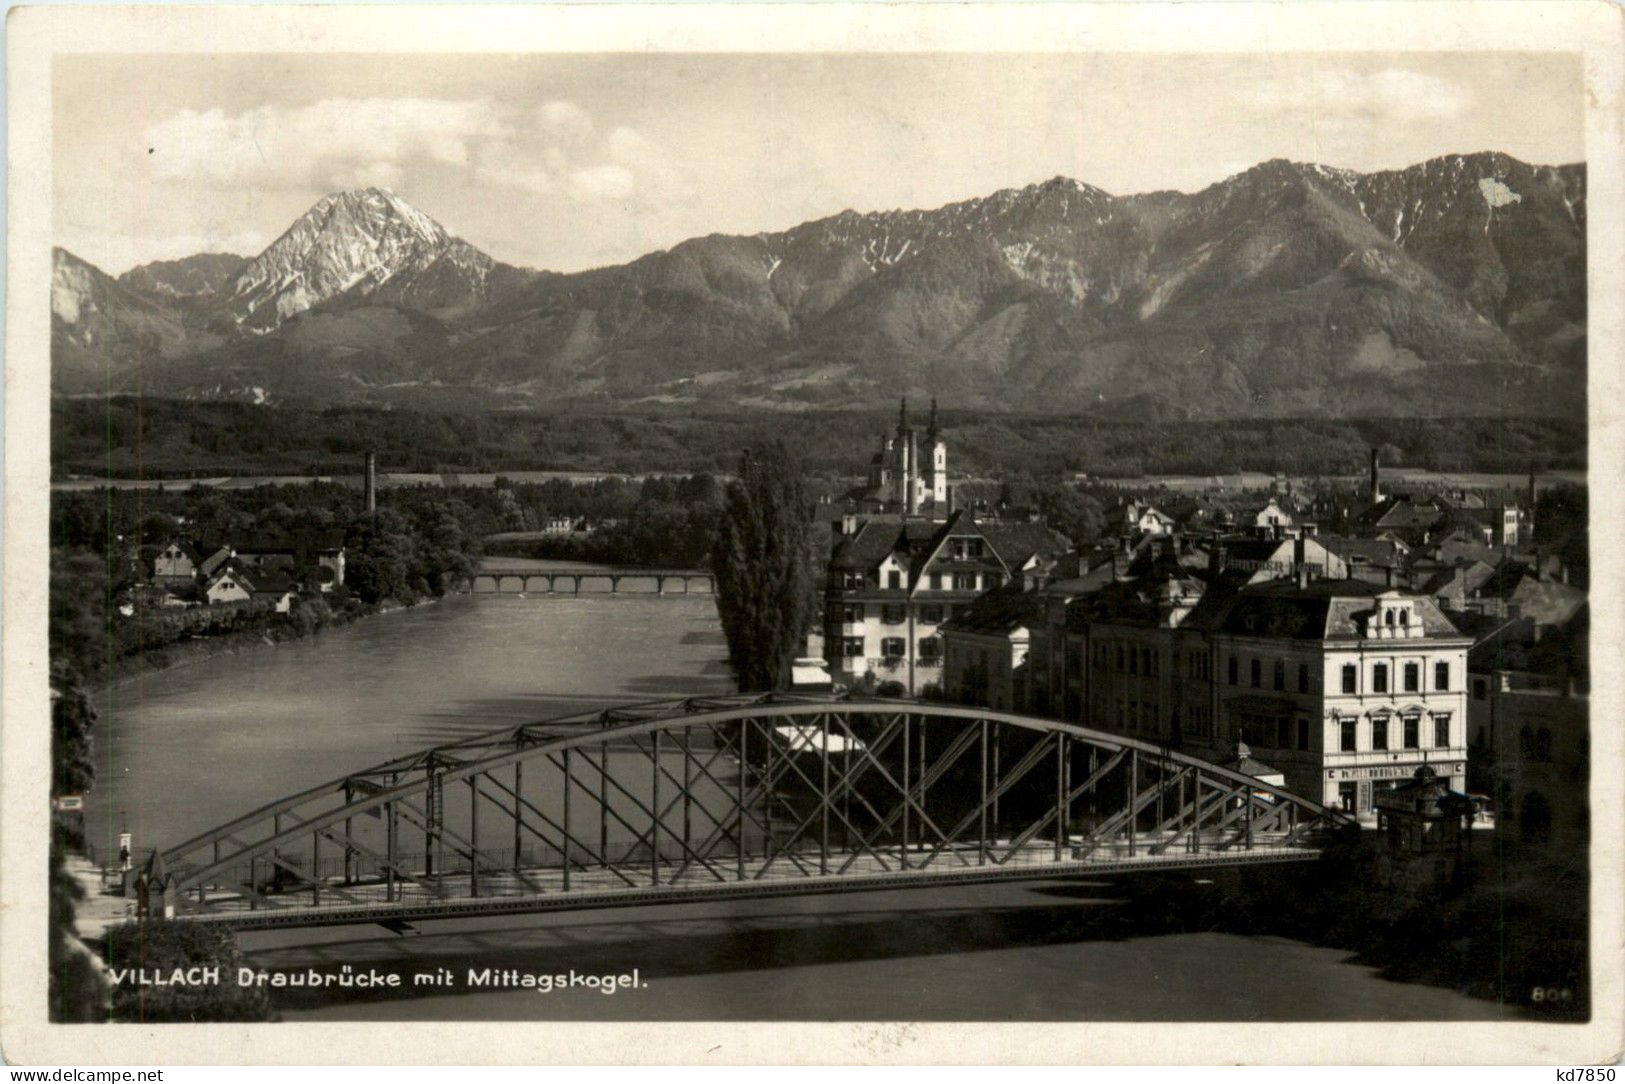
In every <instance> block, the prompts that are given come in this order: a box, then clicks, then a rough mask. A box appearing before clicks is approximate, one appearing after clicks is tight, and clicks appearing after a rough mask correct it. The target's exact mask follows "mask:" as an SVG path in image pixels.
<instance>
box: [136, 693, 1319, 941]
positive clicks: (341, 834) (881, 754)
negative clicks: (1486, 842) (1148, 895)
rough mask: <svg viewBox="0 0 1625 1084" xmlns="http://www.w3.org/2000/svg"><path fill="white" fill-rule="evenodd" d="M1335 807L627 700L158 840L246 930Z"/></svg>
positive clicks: (1315, 837)
mask: <svg viewBox="0 0 1625 1084" xmlns="http://www.w3.org/2000/svg"><path fill="white" fill-rule="evenodd" d="M1348 826H1349V822H1348V821H1347V820H1346V818H1344V817H1343V816H1342V815H1341V814H1338V813H1336V812H1333V811H1331V810H1327V809H1325V808H1322V807H1321V806H1319V805H1317V804H1315V803H1313V802H1309V801H1307V800H1305V799H1303V798H1301V797H1298V796H1296V795H1293V794H1291V793H1290V792H1287V791H1285V790H1284V789H1281V788H1279V787H1274V786H1271V785H1269V784H1266V783H1262V782H1260V781H1259V780H1256V779H1251V778H1249V777H1247V776H1244V775H1240V774H1237V773H1235V772H1232V771H1229V770H1227V769H1224V768H1221V767H1218V766H1216V765H1213V764H1210V763H1208V762H1206V761H1203V760H1200V759H1198V758H1195V757H1193V756H1190V755H1188V754H1185V753H1182V752H1179V751H1176V750H1172V749H1169V748H1166V747H1161V746H1156V745H1152V744H1150V743H1146V742H1141V741H1137V740H1135V739H1132V738H1128V737H1125V736H1123V735H1117V734H1109V733H1105V732H1101V731H1095V730H1091V729H1089V728H1086V727H1083V726H1079V725H1077V724H1073V723H1064V722H1058V721H1055V720H1046V719H1036V718H1030V717H1026V716H1020V715H1013V714H1009V713H1003V712H994V711H990V710H986V709H981V708H974V707H961V706H955V705H946V704H938V703H925V702H919V701H909V700H897V699H860V698H855V697H849V696H830V695H823V696H819V695H795V694H791V695H785V694H775V695H767V696H739V697H705V698H689V699H683V700H670V701H660V702H655V703H647V704H632V705H626V706H622V707H617V708H614V709H611V710H608V711H598V712H589V713H583V714H580V715H574V716H567V717H564V718H560V719H552V720H547V721H544V722H539V723H533V724H527V725H525V726H520V727H512V726H509V727H505V728H502V729H500V730H494V731H491V732H489V733H486V734H480V735H475V736H473V737H470V738H466V739H463V740H461V741H458V742H454V743H449V744H446V745H440V746H435V747H433V748H429V749H423V750H418V751H416V752H413V753H411V754H408V755H406V756H403V757H398V758H395V759H392V760H389V761H386V762H384V763H382V764H378V765H374V766H372V767H369V768H365V769H362V770H360V771H356V772H351V773H347V774H346V775H344V776H341V777H339V778H337V779H335V780H331V781H329V782H328V783H325V784H323V785H321V786H318V787H313V788H311V789H309V790H306V791H302V792H300V793H298V794H294V795H289V796H288V797H286V798H283V799H279V800H278V801H275V802H272V803H268V804H267V805H264V806H262V807H260V808H259V809H256V810H254V811H252V812H250V813H248V814H245V815H244V816H242V817H239V818H237V819H235V820H233V821H231V822H229V823H228V824H224V825H221V826H219V827H217V828H214V829H211V830H210V831H208V832H204V833H201V834H200V835H198V836H196V837H194V838H193V839H190V840H187V841H186V842H184V843H182V844H179V845H177V846H175V847H172V848H170V849H168V850H167V851H165V852H164V861H165V863H166V865H167V867H168V869H169V870H170V871H171V876H170V880H169V883H168V885H167V886H166V892H165V899H166V902H167V903H169V904H172V905H173V907H174V908H175V910H176V912H177V914H179V915H180V916H181V917H188V916H190V917H196V918H200V919H208V920H226V921H231V922H234V923H238V924H243V925H254V924H284V923H306V924H320V923H325V922H348V921H370V920H374V919H377V918H379V917H389V916H400V915H412V916H419V917H432V916H434V915H438V914H459V913H465V912H471V911H479V910H526V909H529V910H539V909H549V908H562V907H576V906H609V905H617V904H626V903H635V902H640V901H641V902H672V901H680V900H684V899H697V898H704V897H706V896H707V895H713V896H714V895H718V894H722V895H746V894H784V893H794V892H822V891H839V890H845V889H857V888H863V887H872V886H874V885H877V884H886V885H892V884H927V883H932V882H933V881H940V880H943V879H960V880H964V879H973V880H974V879H984V880H985V879H994V878H1000V877H1041V876H1054V875H1056V874H1064V873H1069V872H1077V871H1080V870H1086V869H1107V868H1113V869H1115V868H1135V869H1140V868H1156V867H1159V866H1170V865H1191V864H1203V863H1205V864H1225V863H1230V864H1234V863H1240V862H1260V861H1292V860H1297V859H1302V858H1308V857H1313V856H1314V855H1316V854H1318V853H1319V851H1320V848H1321V846H1322V845H1323V842H1324V840H1325V839H1326V838H1327V833H1328V831H1341V830H1346V829H1347V828H1348Z"/></svg>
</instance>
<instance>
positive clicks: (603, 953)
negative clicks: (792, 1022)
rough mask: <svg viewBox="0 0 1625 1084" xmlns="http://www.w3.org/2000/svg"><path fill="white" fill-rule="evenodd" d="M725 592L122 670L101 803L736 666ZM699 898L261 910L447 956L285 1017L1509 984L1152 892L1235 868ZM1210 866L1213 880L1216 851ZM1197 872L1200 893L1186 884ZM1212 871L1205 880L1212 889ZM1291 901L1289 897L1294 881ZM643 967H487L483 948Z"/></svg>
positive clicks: (359, 951)
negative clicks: (1226, 924) (338, 913)
mask: <svg viewBox="0 0 1625 1084" xmlns="http://www.w3.org/2000/svg"><path fill="white" fill-rule="evenodd" d="M724 658H725V649H724V644H723V639H722V635H721V630H720V627H719V624H718V621H717V616H716V611H715V607H714V605H713V603H712V602H711V600H710V599H709V598H704V597H693V598H682V597H670V596H668V597H665V598H654V597H648V596H644V597H639V596H636V595H619V596H597V597H591V596H589V597H584V598H567V597H545V596H544V597H528V598H527V597H518V596H478V597H476V596H460V597H452V598H448V599H445V600H443V601H441V602H439V603H437V604H434V605H430V606H423V607H419V608H416V609H413V610H408V611H404V612H397V613H392V614H386V615H381V616H378V617H373V618H369V619H367V620H365V621H362V622H360V623H358V624H356V625H354V626H351V627H349V628H345V629H339V630H333V631H328V632H324V633H322V634H320V635H318V636H316V637H313V638H311V639H308V640H304V641H299V642H296V643H289V644H282V645H279V646H276V647H269V646H268V647H265V648H263V649H253V650H247V651H244V652H241V653H239V654H236V655H231V656H224V657H218V658H214V659H209V660H206V661H199V662H196V663H192V664H190V665H186V666H182V667H177V668H175V669H172V670H168V671H163V672H158V673H153V674H149V675H143V676H140V677H138V678H134V679H131V680H130V681H127V682H125V683H123V684H121V685H119V686H117V687H116V688H115V689H114V690H112V691H111V692H110V693H109V695H108V699H107V700H106V701H105V702H104V703H103V713H102V719H101V722H100V723H99V731H98V733H97V749H96V757H97V761H98V772H99V774H98V781H97V784H96V787H95V789H94V791H93V792H92V794H91V795H90V796H89V801H88V809H87V818H86V821H87V823H86V827H87V832H88V835H89V838H90V840H91V842H92V844H93V845H94V846H95V847H96V848H97V850H98V852H99V853H102V854H108V853H112V852H114V851H115V850H116V847H117V835H118V833H119V832H120V831H129V832H131V833H132V835H133V836H134V837H135V839H134V842H135V846H136V848H137V849H143V848H146V847H150V846H154V845H168V844H171V843H174V842H177V841H179V840H181V839H184V838H186V837H188V836H190V835H192V834H195V833H196V832H198V831H201V830H203V829H206V828H208V827H211V826H213V825H215V824H219V823H221V822H223V821H226V820H229V819H230V818H232V817H234V816H236V815H238V814H240V813H243V812H246V811H247V810H249V809H252V808H254V807H255V806H258V805H260V804H263V803H265V802H266V801H269V800H270V799H273V798H275V797H278V796H280V795H283V794H286V793H289V792H292V791H296V790H299V789H302V788H303V787H306V786H310V785H312V784H315V783H319V782H321V781H322V780H325V779H329V778H332V777H334V776H336V775H338V774H339V773H341V772H343V771H345V770H347V769H351V768H359V767H363V766H366V765H368V764H371V763H374V762H377V761H379V760H383V759H385V758H388V757H392V756H398V755H400V754H403V753H405V752H408V751H411V750H413V749H416V748H419V747H422V746H425V745H429V744H433V743H436V742H441V741H445V740H448V739H455V738H458V737H462V736H466V735H468V734H470V733H475V732H479V731H484V730H491V729H494V728H496V727H499V726H502V725H505V724H510V723H516V722H522V721H530V720H535V719H540V718H545V717H548V716H553V715H562V714H566V713H570V712H575V711H581V710H585V709H588V708H592V707H596V706H602V705H607V704H611V703H622V702H626V701H629V700H650V699H662V698H667V697H672V696H681V695H691V694H702V693H710V692H723V691H728V690H729V689H730V683H729V679H728V674H727V671H726V668H725V665H724ZM1201 877H1202V879H1201V880H1198V879H1195V878H1192V877H1189V876H1185V875H1178V876H1175V877H1173V878H1172V881H1171V882H1170V878H1169V877H1167V876H1165V877H1163V878H1162V879H1161V882H1160V883H1159V885H1158V886H1156V887H1157V888H1158V891H1157V892H1155V893H1150V894H1148V891H1147V887H1146V884H1145V883H1144V880H1145V879H1144V878H1141V879H1135V878H1097V879H1078V878H1073V879H1067V880H1055V881H1050V882H1037V883H1031V884H1025V885H1014V884H1007V885H980V886H944V887H938V888H930V889H918V890H912V891H907V890H886V891H876V892H870V893H860V894H849V895H834V896H811V897H803V898H781V899H767V900H741V901H731V902H710V903H700V904H685V905H680V906H667V907H640V908H628V909H624V910H610V911H600V912H580V913H565V914H551V915H538V916H493V917H486V918H476V919H463V920H455V921H440V922H427V923H419V924H418V930H417V931H415V932H413V933H409V934H407V935H405V936H401V935H397V934H395V933H391V932H387V931H384V930H382V929H381V928H379V927H363V926H354V927H337V928H330V929H315V930H289V931H265V932H251V933H245V934H244V935H242V945H243V949H244V952H245V953H246V955H247V958H248V960H249V962H250V963H251V964H252V965H254V966H257V967H262V968H267V969H275V970H284V969H289V970H291V969H299V968H310V967H315V968H320V969H324V970H330V969H336V968H338V967H340V966H343V965H349V966H351V967H352V968H356V969H358V970H359V969H362V968H366V967H376V968H379V969H382V970H386V971H388V970H393V971H396V972H399V973H401V974H403V975H408V974H412V973H416V972H427V971H432V970H434V969H436V968H440V967H444V968H448V969H449V970H450V972H451V973H452V974H453V975H455V976H456V984H455V986H453V987H448V988H444V989H434V988H426V989H410V988H409V989H407V990H405V991H403V992H402V993H401V994H397V995H394V996H384V995H377V994H373V993H371V992H362V991H333V992H323V993H321V994H312V993H310V992H308V991H281V992H278V993H277V994H276V995H275V1001H276V1004H277V1006H278V1008H279V1010H280V1011H281V1012H282V1014H283V1016H284V1018H286V1019H378V1020H406V1019H424V1020H436V1019H442V1020H443V1019H463V1020H507V1019H516V1020H528V1019H581V1020H585V1019H626V1020H632V1019H672V1020H682V1019H804V1020H841V1019H846V1020H861V1019H926V1020H932V1019H938V1020H954V1019H980V1020H1103V1021H1105V1020H1112V1021H1120V1020H1453V1019H1493V1018H1499V1017H1501V1016H1504V1015H1506V1014H1507V1013H1508V1012H1510V1011H1511V1010H1508V1009H1504V1008H1502V1007H1500V1006H1497V1005H1495V1004H1492V1003H1489V1002H1485V1001H1480V1000H1475V999H1472V998H1469V997H1466V996H1464V995H1462V994H1459V993H1457V992H1455V991H1453V990H1448V989H1444V988H1440V987H1434V986H1427V985H1421V984H1415V983H1402V982H1396V981H1390V980H1388V979H1385V978H1383V977H1381V976H1380V975H1378V974H1377V973H1376V972H1375V971H1373V970H1372V969H1371V968H1368V967H1364V966H1361V965H1359V964H1357V963H1355V962H1352V961H1351V960H1350V959H1349V958H1348V957H1349V954H1348V953H1347V952H1346V951H1343V950H1340V949H1338V948H1335V947H1325V946H1320V945H1313V944H1307V943H1304V942H1300V941H1295V940H1290V939H1286V938H1280V937H1269V936H1243V935H1240V934H1235V933H1230V932H1223V931H1220V930H1215V929H1211V928H1205V927H1203V926H1202V925H1201V924H1199V923H1198V924H1193V923H1191V922H1189V921H1185V920H1183V919H1182V918H1181V915H1180V914H1179V913H1178V911H1177V908H1176V909H1175V911H1174V912H1169V911H1168V910H1167V909H1166V908H1163V909H1162V910H1160V911H1159V910H1157V909H1156V908H1153V907H1148V906H1147V905H1146V902H1145V901H1146V900H1147V899H1149V898H1155V899H1158V900H1166V899H1168V898H1170V897H1169V895H1168V889H1169V886H1170V883H1172V887H1173V889H1174V891H1175V892H1176V895H1175V896H1174V897H1173V898H1178V899H1183V898H1188V899H1189V900H1190V901H1191V902H1192V913H1195V912H1196V911H1202V910H1205V909H1207V908H1208V907H1209V905H1211V904H1213V903H1214V902H1218V903H1220V904H1221V905H1222V903H1223V899H1224V898H1228V897H1227V895H1225V894H1228V893H1231V892H1232V891H1234V889H1235V887H1236V885H1235V883H1234V880H1233V878H1231V877H1227V876H1226V875H1223V874H1204V875H1201ZM1209 877H1211V878H1212V881H1211V882H1210V881H1208V880H1207V878H1209ZM1180 893H1183V894H1184V895H1183V896H1181V895H1178V894H1180ZM1215 893H1218V894H1221V897H1220V898H1219V899H1218V900H1217V901H1216V900H1215V898H1214V894H1215ZM1289 905H1290V903H1289V901H1287V902H1284V903H1283V906H1289ZM471 967H472V968H475V969H476V970H478V969H484V968H499V969H517V970H520V971H528V972H532V973H557V972H560V971H565V972H568V971H569V970H571V969H575V970H576V971H578V972H582V973H590V974H594V975H597V974H617V973H623V972H630V971H631V970H633V969H637V971H638V973H639V976H640V983H641V985H639V986H637V987H634V988H632V989H626V990H622V991H620V992H618V993H617V994H616V995H615V996H604V995H602V994H599V993H596V992H593V991H591V990H588V989H585V988H582V989H572V990H566V991H559V992H554V993H551V994H545V995H544V994H538V993H536V992H534V991H530V990H498V991H492V990H473V989H469V988H468V986H467V983H466V974H467V971H468V969H469V968H471Z"/></svg>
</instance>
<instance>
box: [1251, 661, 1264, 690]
mask: <svg viewBox="0 0 1625 1084" xmlns="http://www.w3.org/2000/svg"><path fill="white" fill-rule="evenodd" d="M1263 687H1264V662H1263V660H1262V659H1254V660H1253V688H1255V689H1262V688H1263Z"/></svg>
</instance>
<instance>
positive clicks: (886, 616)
mask: <svg viewBox="0 0 1625 1084" xmlns="http://www.w3.org/2000/svg"><path fill="white" fill-rule="evenodd" d="M1070 549H1071V543H1070V542H1069V541H1067V539H1065V538H1064V537H1062V536H1060V535H1058V534H1056V533H1055V532H1054V531H1051V530H1050V529H1048V528H1047V527H1045V526H1043V525H1042V524H1037V523H998V522H990V523H978V522H977V521H976V519H975V518H974V517H973V516H972V515H970V514H969V513H968V512H965V511H959V512H955V513H953V514H952V515H950V516H949V517H948V518H947V519H946V520H943V521H940V522H937V521H933V520H928V519H915V518H903V519H900V520H899V519H898V518H896V517H889V516H877V517H874V518H872V519H863V518H860V517H857V516H848V517H846V518H845V519H844V520H843V522H842V532H841V536H840V537H839V538H838V539H837V540H836V542H835V545H834V552H833V554H832V556H831V559H830V564H829V571H828V574H827V576H826V580H825V595H824V642H825V651H826V657H827V658H828V660H829V664H830V674H831V677H832V678H833V679H834V680H835V681H836V682H837V683H840V684H843V685H848V686H851V685H859V684H864V683H866V682H872V683H874V684H876V685H886V684H895V685H897V686H899V687H900V688H901V689H902V690H903V691H904V692H907V693H909V694H911V695H912V694H918V693H922V692H924V691H925V690H926V689H927V688H928V687H931V686H935V687H937V688H938V689H940V688H941V687H942V638H941V637H940V636H939V635H938V631H939V629H940V628H941V626H942V625H943V623H944V622H946V621H947V620H948V619H949V618H950V617H952V616H953V614H954V613H955V611H956V610H957V609H958V608H959V607H962V606H964V605H966V604H968V603H969V602H971V601H972V600H973V599H975V598H976V597H977V596H979V595H981V594H983V593H984V592H987V591H990V590H993V589H995V588H998V587H1002V586H1004V585H1005V584H1007V583H1011V582H1013V581H1018V580H1023V579H1024V578H1026V577H1027V576H1028V575H1029V574H1030V573H1031V572H1032V571H1033V570H1035V569H1037V568H1039V567H1041V566H1042V564H1043V563H1044V562H1045V561H1046V560H1053V559H1054V558H1055V557H1056V556H1059V555H1062V554H1065V553H1066V552H1068V551H1069V550H1070Z"/></svg>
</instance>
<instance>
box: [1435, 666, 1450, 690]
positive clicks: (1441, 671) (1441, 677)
mask: <svg viewBox="0 0 1625 1084" xmlns="http://www.w3.org/2000/svg"><path fill="white" fill-rule="evenodd" d="M1433 687H1434V688H1435V689H1437V690H1438V691H1439V692H1441V693H1442V692H1447V691H1449V689H1450V664H1449V663H1447V662H1436V663H1434V664H1433Z"/></svg>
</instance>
